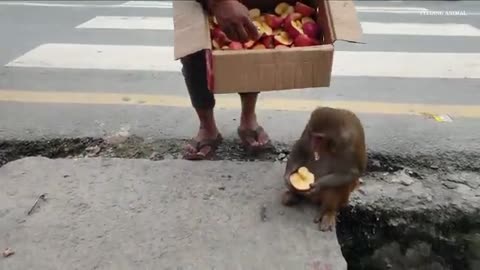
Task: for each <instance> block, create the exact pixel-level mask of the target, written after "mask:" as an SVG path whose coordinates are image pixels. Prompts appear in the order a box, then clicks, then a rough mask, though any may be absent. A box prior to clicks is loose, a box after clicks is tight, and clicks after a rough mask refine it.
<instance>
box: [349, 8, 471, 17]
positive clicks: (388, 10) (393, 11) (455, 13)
mask: <svg viewBox="0 0 480 270" xmlns="http://www.w3.org/2000/svg"><path fill="white" fill-rule="evenodd" d="M356 10H357V12H359V13H390V14H415V15H423V16H478V15H480V12H470V11H467V10H431V9H428V8H422V7H369V6H356Z"/></svg>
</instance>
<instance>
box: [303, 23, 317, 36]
mask: <svg viewBox="0 0 480 270" xmlns="http://www.w3.org/2000/svg"><path fill="white" fill-rule="evenodd" d="M302 30H303V33H305V35H307V36H309V37H310V38H313V39H318V38H319V35H320V27H319V26H318V25H317V24H316V23H315V22H306V23H304V24H303V26H302Z"/></svg>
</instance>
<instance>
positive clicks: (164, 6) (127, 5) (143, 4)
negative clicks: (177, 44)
mask: <svg viewBox="0 0 480 270" xmlns="http://www.w3.org/2000/svg"><path fill="white" fill-rule="evenodd" d="M133 2H136V3H133ZM140 2H141V3H140ZM156 2H158V3H156ZM0 6H25V7H67V8H161V9H170V8H172V2H167V1H165V2H164V1H130V2H127V3H123V4H115V5H99V4H76V3H70V4H63V3H42V2H22V1H16V2H12V1H5V2H4V1H0Z"/></svg>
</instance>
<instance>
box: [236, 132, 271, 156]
mask: <svg viewBox="0 0 480 270" xmlns="http://www.w3.org/2000/svg"><path fill="white" fill-rule="evenodd" d="M262 132H263V133H265V131H264V129H263V127H261V126H258V127H257V128H256V129H254V130H252V129H243V130H242V129H240V127H239V128H238V129H237V133H238V136H239V137H240V140H241V142H242V145H243V146H244V147H245V148H246V149H247V151H249V152H259V151H265V150H270V149H272V148H273V146H272V143H271V141H270V139H268V141H267V142H266V143H265V144H264V145H263V146H252V145H251V144H250V142H249V139H253V140H255V141H258V135H259V134H260V133H262ZM267 137H268V135H267Z"/></svg>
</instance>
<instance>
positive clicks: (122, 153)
mask: <svg viewBox="0 0 480 270" xmlns="http://www.w3.org/2000/svg"><path fill="white" fill-rule="evenodd" d="M185 143H186V140H181V139H158V140H151V141H147V140H144V139H143V138H141V137H138V136H135V135H133V136H124V137H121V138H113V139H112V138H92V137H85V138H58V139H49V140H32V141H27V140H4V141H0V167H1V166H3V165H4V164H6V163H8V162H10V161H13V160H17V159H20V158H23V157H31V156H42V157H47V158H52V159H55V158H79V157H111V158H128V159H150V160H163V159H181V153H182V149H183V145H184V144H185ZM274 146H275V148H274V149H273V150H270V151H267V152H265V153H262V154H259V155H257V156H249V155H248V154H246V153H245V152H244V151H243V149H242V148H241V146H240V144H239V142H238V141H236V140H225V141H224V143H223V144H222V145H221V146H220V147H219V149H218V150H217V154H216V156H215V157H213V160H232V161H272V162H276V161H279V162H285V161H286V160H287V159H288V155H289V151H290V147H291V145H290V144H286V143H274ZM368 156H369V160H368V161H369V162H368V171H369V172H378V171H381V172H396V171H400V170H403V169H405V168H421V169H422V170H424V169H428V170H430V171H432V172H439V171H458V170H463V171H472V172H480V153H479V154H477V153H468V154H466V153H451V152H449V153H436V154H435V156H432V155H415V156H408V155H402V154H396V153H395V154H391V153H378V152H372V151H369V154H368ZM412 174H413V175H415V174H416V173H415V172H412Z"/></svg>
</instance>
